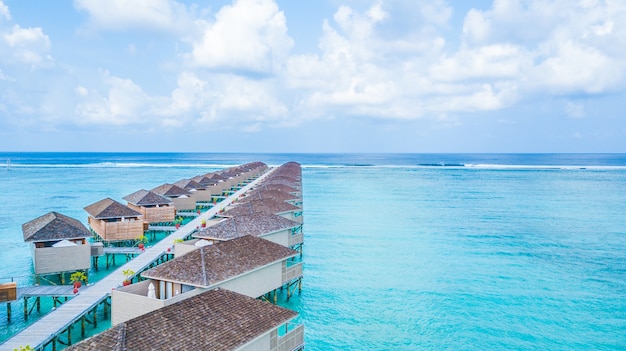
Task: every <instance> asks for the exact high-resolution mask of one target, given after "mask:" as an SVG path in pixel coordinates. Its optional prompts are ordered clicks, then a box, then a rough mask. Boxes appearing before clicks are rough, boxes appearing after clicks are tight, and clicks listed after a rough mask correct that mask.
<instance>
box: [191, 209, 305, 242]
mask: <svg viewBox="0 0 626 351" xmlns="http://www.w3.org/2000/svg"><path fill="white" fill-rule="evenodd" d="M301 225H302V224H300V223H298V222H294V221H292V220H289V219H287V218H284V217H281V216H277V215H275V214H271V213H263V212H258V213H252V214H248V215H242V216H235V217H232V218H228V219H226V220H223V221H221V222H219V223H217V224H214V225H212V226H210V227H208V228H205V229H203V230H201V231H200V232H198V233H195V234H193V237H195V238H202V239H214V240H231V239H235V238H239V237H242V236H246V235H253V236H260V235H264V234H269V233H274V232H278V231H281V230H285V229H291V228H294V227H298V226H301Z"/></svg>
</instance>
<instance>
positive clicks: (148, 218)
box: [123, 189, 176, 223]
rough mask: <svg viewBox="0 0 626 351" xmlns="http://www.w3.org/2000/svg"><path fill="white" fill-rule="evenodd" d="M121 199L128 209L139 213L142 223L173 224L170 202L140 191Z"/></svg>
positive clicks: (150, 192)
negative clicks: (126, 202) (126, 203)
mask: <svg viewBox="0 0 626 351" xmlns="http://www.w3.org/2000/svg"><path fill="white" fill-rule="evenodd" d="M123 199H124V200H126V201H128V207H129V208H131V209H133V210H135V211H137V212H139V213H141V215H142V217H143V221H144V223H162V222H174V219H175V218H176V207H174V205H173V202H172V200H170V199H168V198H167V197H165V196H161V195H159V194H157V193H155V192H153V191H148V190H144V189H141V190H139V191H136V192H134V193H132V194H130V195H127V196H124V197H123Z"/></svg>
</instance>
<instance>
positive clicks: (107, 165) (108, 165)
mask: <svg viewBox="0 0 626 351" xmlns="http://www.w3.org/2000/svg"><path fill="white" fill-rule="evenodd" d="M233 166H236V165H225V164H205V163H139V162H137V163H132V162H130V163H116V162H102V163H85V164H71V163H68V164H53V163H51V164H46V163H40V164H16V163H11V168H20V167H21V168H142V167H146V168H147V167H150V168H178V167H180V168H215V169H224V168H228V167H233Z"/></svg>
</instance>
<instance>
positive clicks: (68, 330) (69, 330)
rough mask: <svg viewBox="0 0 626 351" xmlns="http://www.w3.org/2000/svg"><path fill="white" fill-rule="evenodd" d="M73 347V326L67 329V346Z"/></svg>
mask: <svg viewBox="0 0 626 351" xmlns="http://www.w3.org/2000/svg"><path fill="white" fill-rule="evenodd" d="M70 345H72V324H70V326H69V327H67V346H70Z"/></svg>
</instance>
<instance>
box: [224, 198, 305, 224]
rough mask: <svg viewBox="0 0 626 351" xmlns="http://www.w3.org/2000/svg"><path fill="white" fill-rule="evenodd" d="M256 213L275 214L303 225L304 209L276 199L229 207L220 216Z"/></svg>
mask: <svg viewBox="0 0 626 351" xmlns="http://www.w3.org/2000/svg"><path fill="white" fill-rule="evenodd" d="M255 212H265V213H273V214H276V215H279V216H281V217H284V218H287V219H290V220H292V221H295V222H298V223H302V222H303V216H302V209H301V208H299V207H297V206H294V205H291V204H288V203H286V202H284V201H278V200H274V199H263V200H251V201H248V202H243V203H238V204H235V205H234V206H228V207H227V210H226V211H225V212H224V213H222V214H220V215H221V216H225V217H234V216H241V215H246V214H250V213H255Z"/></svg>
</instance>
